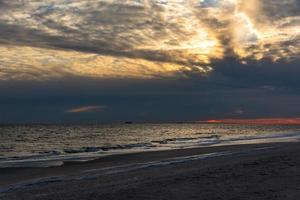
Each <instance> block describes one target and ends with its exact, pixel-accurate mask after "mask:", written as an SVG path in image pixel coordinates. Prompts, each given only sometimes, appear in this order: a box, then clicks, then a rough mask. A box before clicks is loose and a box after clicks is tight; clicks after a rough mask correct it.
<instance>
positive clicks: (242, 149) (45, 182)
mask: <svg viewBox="0 0 300 200" xmlns="http://www.w3.org/2000/svg"><path fill="white" fill-rule="evenodd" d="M287 152H292V154H296V153H295V152H297V154H299V157H300V145H299V143H295V142H293V143H292V142H291V143H264V144H244V145H233V146H215V147H200V148H188V149H176V150H165V151H155V152H154V151H153V152H140V153H132V154H123V155H112V156H108V157H102V158H99V159H96V160H93V161H87V162H83V163H80V162H66V163H65V164H64V165H62V166H59V167H48V168H4V169H0V189H1V190H2V192H1V193H0V194H1V195H2V196H3V197H6V196H8V197H9V199H14V198H13V197H12V196H14V195H16V194H28V195H29V194H30V193H31V192H32V190H34V191H35V190H36V191H40V192H41V193H43V194H44V195H45V196H47V197H45V198H37V199H47V198H48V195H50V196H51V194H49V193H48V192H47V191H45V190H48V189H51V188H57V187H58V188H60V189H62V188H64V189H66V188H69V187H70V186H74V187H75V188H76V187H77V186H79V185H82V184H83V185H90V187H88V188H86V191H85V192H87V193H89V192H92V193H94V192H95V191H94V190H95V189H93V187H95V186H96V185H97V186H99V187H100V186H103V185H106V184H107V183H109V182H111V183H114V182H115V179H120V178H121V177H127V178H124V179H123V180H122V181H125V183H126V182H128V181H129V182H130V180H131V178H130V177H134V176H135V174H140V175H139V176H141V180H142V181H145V180H147V177H149V175H150V177H152V175H153V176H154V177H156V176H157V177H160V176H165V175H164V174H163V173H158V172H157V170H163V171H166V172H167V174H170V173H171V174H172V175H170V177H176V176H178V174H177V172H178V171H179V172H180V173H179V174H181V173H187V171H193V169H194V170H196V169H197V170H207V169H202V168H203V166H206V165H210V166H212V167H216V166H219V165H222V164H224V163H228V162H230V161H231V162H233V163H234V162H236V163H242V162H244V161H245V160H249V159H250V160H251V159H252V160H253V159H254V160H257V159H260V158H264V157H268V156H269V157H272V156H275V155H279V156H283V155H284V154H285V153H287ZM298 152H299V153H298ZM289 156H292V157H293V158H294V157H295V156H297V155H289ZM278 164H279V165H280V164H282V163H278ZM202 165H203V166H202ZM109 170H110V171H109ZM298 170H299V172H300V169H298ZM112 172H113V173H112ZM51 177H52V178H51ZM128 177H129V179H128ZM102 179H105V180H107V182H103V183H97V184H96V183H94V181H96V180H97V181H100V180H102ZM121 179H122V178H121ZM100 182H102V181H100ZM22 184H23V185H22ZM99 184H100V185H99ZM119 186H120V187H121V186H122V184H121V185H119ZM122 187H123V186H122ZM9 188H10V189H9ZM5 189H8V190H6V192H3V191H5ZM67 190H70V191H64V192H63V194H62V195H65V194H70V193H73V192H74V191H72V189H67ZM88 191H89V192H88ZM50 196H49V197H50ZM1 198H2V197H1V196H0V199H1ZM26 199H35V198H33V197H31V196H30V195H29V196H27V198H26ZM64 199H68V198H64ZM75 199H76V198H75ZM108 199H109V198H108ZM158 199H160V198H158ZM1 200H2V199H1Z"/></svg>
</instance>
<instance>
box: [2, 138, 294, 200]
mask: <svg viewBox="0 0 300 200" xmlns="http://www.w3.org/2000/svg"><path fill="white" fill-rule="evenodd" d="M0 199H1V200H31V199H47V200H48V199H49V200H50V199H51V200H65V199H67V200H85V199H87V200H102V199H103V200H112V199H130V200H132V199H133V200H134V199H172V200H176V199H180V200H185V199H201V200H202V199H203V200H206V199H207V200H208V199H209V200H216V199H226V200H227V199H230V200H235V199H236V200H238V199H246V200H247V199H253V200H259V199H263V200H268V199H270V200H274V199H280V200H282V199H290V200H299V199H300V143H272V144H256V145H236V146H225V147H205V148H194V149H181V150H170V151H160V152H144V153H135V154H129V155H115V156H109V157H104V158H100V159H98V160H94V161H90V162H85V163H66V164H65V165H63V166H60V167H50V168H7V169H0Z"/></svg>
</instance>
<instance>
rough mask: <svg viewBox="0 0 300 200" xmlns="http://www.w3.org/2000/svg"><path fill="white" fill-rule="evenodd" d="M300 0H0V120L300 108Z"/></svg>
mask: <svg viewBox="0 0 300 200" xmlns="http://www.w3.org/2000/svg"><path fill="white" fill-rule="evenodd" d="M299 74H300V0H247V1H245V0H43V1H40V0H14V1H11V0H0V123H48V122H49V123H52V122H53V123H54V122H122V121H138V122H171V121H198V120H209V119H224V118H229V119H232V118H234V119H247V118H252V119H253V118H263V119H265V118H299V117H300V79H299Z"/></svg>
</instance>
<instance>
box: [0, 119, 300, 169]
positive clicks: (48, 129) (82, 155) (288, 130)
mask: <svg viewBox="0 0 300 200" xmlns="http://www.w3.org/2000/svg"><path fill="white" fill-rule="evenodd" d="M291 141H295V142H296V141H300V126H299V125H298V126H296V125H241V124H205V123H161V124H160V123H157V124H150V123H149V124H147V123H140V124H121V123H120V124H80V125H79V124H77V125H76V124H75V125H74V124H66V125H62V124H60V125H57V124H56V125H55V124H53V125H49V124H47V125H42V124H34V125H0V168H7V167H49V166H59V165H62V164H64V163H65V162H85V161H90V160H94V159H97V158H99V157H104V156H110V155H116V154H128V153H136V152H143V151H161V150H171V149H183V148H195V147H208V146H222V145H236V144H253V143H269V142H291Z"/></svg>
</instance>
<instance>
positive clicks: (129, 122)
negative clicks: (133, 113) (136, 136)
mask: <svg viewBox="0 0 300 200" xmlns="http://www.w3.org/2000/svg"><path fill="white" fill-rule="evenodd" d="M125 124H133V122H131V121H128V122H125Z"/></svg>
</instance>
